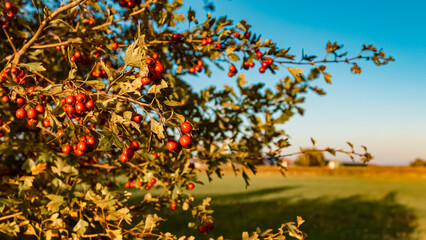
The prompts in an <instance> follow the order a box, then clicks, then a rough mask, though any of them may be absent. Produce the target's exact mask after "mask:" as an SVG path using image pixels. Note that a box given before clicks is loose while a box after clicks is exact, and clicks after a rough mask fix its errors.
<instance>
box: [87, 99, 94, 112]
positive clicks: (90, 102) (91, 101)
mask: <svg viewBox="0 0 426 240" xmlns="http://www.w3.org/2000/svg"><path fill="white" fill-rule="evenodd" d="M85 106H86V108H87V109H89V110H91V109H93V108H94V107H95V101H93V99H90V100H89V101H87V103H86V105H85Z"/></svg>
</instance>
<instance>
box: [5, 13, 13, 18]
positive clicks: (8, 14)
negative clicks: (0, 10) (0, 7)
mask: <svg viewBox="0 0 426 240" xmlns="http://www.w3.org/2000/svg"><path fill="white" fill-rule="evenodd" d="M6 15H7V16H8V17H9V18H13V16H15V14H13V12H12V11H9V12H7V14H6Z"/></svg>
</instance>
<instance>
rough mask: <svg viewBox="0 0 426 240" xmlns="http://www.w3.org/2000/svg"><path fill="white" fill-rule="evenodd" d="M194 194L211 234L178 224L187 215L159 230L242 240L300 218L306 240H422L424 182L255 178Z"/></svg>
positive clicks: (229, 180) (425, 235)
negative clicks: (205, 204)
mask: <svg viewBox="0 0 426 240" xmlns="http://www.w3.org/2000/svg"><path fill="white" fill-rule="evenodd" d="M228 175H231V174H228ZM193 191H194V194H195V195H196V196H197V197H203V196H211V197H212V205H213V208H214V210H215V213H214V215H213V216H214V218H215V229H214V230H213V231H212V232H211V233H209V234H208V235H206V236H204V235H202V234H198V233H197V231H196V230H195V229H189V228H188V227H187V221H186V222H185V221H182V217H183V216H187V217H188V218H187V219H185V220H189V219H190V217H189V215H190V214H189V213H186V212H180V211H176V212H173V213H165V214H166V215H165V217H167V218H168V219H169V221H166V222H165V223H164V224H163V225H162V227H161V230H164V231H171V232H173V233H178V234H180V235H196V236H197V237H198V238H201V239H208V238H209V237H218V236H221V235H223V236H224V237H225V238H226V239H241V233H242V232H243V231H249V232H253V231H255V229H256V227H257V226H259V227H260V228H261V229H262V230H266V229H268V228H277V227H279V226H280V225H281V223H285V222H288V221H294V220H295V218H296V216H302V217H303V218H304V219H305V220H306V223H305V224H303V225H302V226H301V229H302V230H303V231H304V232H306V233H307V234H308V239H318V240H323V239H324V240H325V239H327V240H333V239H342V240H352V239H353V240H355V239H356V240H363V239H365V240H375V239H395V240H396V239H398V240H400V239H426V180H425V179H424V178H423V179H421V178H389V177H387V178H371V177H355V176H288V177H286V178H284V177H282V176H280V175H277V174H269V175H268V174H263V175H262V174H260V176H255V177H253V178H252V180H251V186H250V187H249V188H248V189H246V188H245V184H244V181H243V180H242V178H241V177H233V176H228V177H224V178H223V179H221V180H215V181H214V182H213V183H208V184H206V185H204V186H200V185H197V187H196V189H194V190H193Z"/></svg>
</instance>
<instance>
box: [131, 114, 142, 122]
mask: <svg viewBox="0 0 426 240" xmlns="http://www.w3.org/2000/svg"><path fill="white" fill-rule="evenodd" d="M142 118H143V117H142V115H140V114H133V116H132V121H133V122H135V123H140V122H141V121H142Z"/></svg>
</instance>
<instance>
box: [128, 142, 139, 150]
mask: <svg viewBox="0 0 426 240" xmlns="http://www.w3.org/2000/svg"><path fill="white" fill-rule="evenodd" d="M130 148H131V149H133V150H134V151H137V150H138V149H139V143H138V141H132V142H131V143H130Z"/></svg>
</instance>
